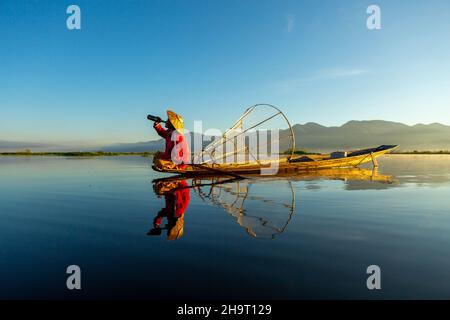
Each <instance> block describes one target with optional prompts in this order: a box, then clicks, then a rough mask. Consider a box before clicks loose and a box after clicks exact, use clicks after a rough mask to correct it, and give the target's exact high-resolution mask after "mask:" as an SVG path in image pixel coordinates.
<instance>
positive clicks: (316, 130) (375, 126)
mask: <svg viewBox="0 0 450 320" xmlns="http://www.w3.org/2000/svg"><path fill="white" fill-rule="evenodd" d="M293 129H294V133H295V137H296V148H297V149H305V150H308V151H311V152H328V151H333V150H344V149H345V150H349V149H359V148H366V147H375V146H379V145H383V144H397V145H399V146H400V147H399V149H398V150H402V151H413V150H418V151H437V150H450V126H446V125H442V124H439V123H433V124H428V125H424V124H417V125H414V126H408V125H405V124H402V123H398V122H390V121H381V120H371V121H349V122H347V123H346V124H344V125H342V126H340V127H325V126H322V125H320V124H317V123H313V122H308V123H306V124H303V125H301V124H296V125H295V126H293ZM287 133H288V131H284V132H282V133H281V137H283V136H284V135H286V134H287ZM201 137H202V136H201V135H200V134H198V133H195V138H197V139H198V138H201ZM189 138H192V136H191V137H189ZM204 139H206V141H205V142H204V145H205V144H208V142H209V141H210V139H211V137H207V138H204ZM57 148H59V149H60V151H67V150H69V149H70V148H68V147H63V146H55V145H51V144H42V143H25V142H20V143H17V142H12V141H2V140H0V151H3V152H5V151H9V152H13V151H20V150H24V149H31V150H32V151H55V150H56V149H57ZM163 148H164V141H163V140H162V139H159V140H154V141H147V142H137V143H121V144H113V145H107V146H103V147H99V148H94V149H93V148H84V149H83V148H81V150H80V151H92V150H96V151H110V152H144V151H150V152H152V151H157V150H161V149H163ZM281 148H282V149H288V148H289V146H288V145H287V144H286V143H284V142H283V140H282V143H281ZM72 151H79V150H73V148H72Z"/></svg>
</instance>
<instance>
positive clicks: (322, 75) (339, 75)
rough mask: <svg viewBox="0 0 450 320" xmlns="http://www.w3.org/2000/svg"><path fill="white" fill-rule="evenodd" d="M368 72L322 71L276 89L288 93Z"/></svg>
mask: <svg viewBox="0 0 450 320" xmlns="http://www.w3.org/2000/svg"><path fill="white" fill-rule="evenodd" d="M368 72H369V71H368V70H366V69H358V68H350V69H346V68H331V69H320V70H316V71H315V72H313V73H312V74H310V75H309V76H306V77H299V78H291V79H286V80H283V81H280V82H278V83H277V84H276V89H277V91H279V92H280V93H287V92H290V91H293V90H295V89H297V88H299V87H301V86H303V85H305V84H308V83H311V82H314V81H322V80H338V79H341V80H343V79H347V78H351V77H357V76H361V75H364V74H366V73H368Z"/></svg>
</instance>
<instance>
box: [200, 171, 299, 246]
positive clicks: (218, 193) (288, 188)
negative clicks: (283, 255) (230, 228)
mask: <svg viewBox="0 0 450 320" xmlns="http://www.w3.org/2000/svg"><path fill="white" fill-rule="evenodd" d="M213 179H216V181H214V182H213V183H209V184H208V183H205V180H204V179H203V180H201V179H197V180H194V181H193V185H194V186H195V187H194V190H195V191H196V192H197V194H198V195H199V197H200V198H202V199H203V200H204V201H206V202H209V203H211V204H214V205H217V206H220V207H222V208H224V209H225V211H226V212H228V213H229V214H230V215H232V216H233V217H234V218H236V222H237V223H238V224H239V225H240V226H241V227H243V228H245V229H246V232H247V233H248V234H249V235H251V236H252V237H255V238H263V239H273V238H275V236H276V235H277V234H280V233H282V232H284V230H285V229H286V227H287V225H288V224H289V222H290V220H291V218H292V215H293V214H294V210H295V194H294V191H293V188H292V185H291V183H290V181H288V180H272V179H270V180H258V182H257V183H254V181H253V182H252V180H236V181H234V182H229V183H220V179H221V178H213ZM222 179H223V178H222ZM273 190H277V192H276V193H274V192H273Z"/></svg>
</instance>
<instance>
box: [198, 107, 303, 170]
mask: <svg viewBox="0 0 450 320" xmlns="http://www.w3.org/2000/svg"><path fill="white" fill-rule="evenodd" d="M294 151H295V136H294V131H293V129H292V127H291V125H290V123H289V121H288V119H287V117H286V116H285V115H284V114H283V112H281V110H280V109H278V108H277V107H275V106H272V105H269V104H257V105H254V106H252V107H250V108H248V109H247V110H246V111H245V112H244V113H243V115H242V116H241V117H240V118H239V119H238V120H237V121H236V122H235V123H234V124H233V125H232V126H231V127H230V128H229V129H228V130H226V131H225V132H224V133H223V134H222V135H221V136H220V137H218V138H216V139H215V140H214V141H213V142H211V143H210V144H209V145H207V146H206V147H205V148H203V150H201V151H200V152H198V153H197V154H195V155H194V156H193V163H197V164H248V163H255V164H263V163H267V162H270V161H276V160H278V159H279V157H280V155H281V154H285V156H286V154H287V155H290V156H293V154H294Z"/></svg>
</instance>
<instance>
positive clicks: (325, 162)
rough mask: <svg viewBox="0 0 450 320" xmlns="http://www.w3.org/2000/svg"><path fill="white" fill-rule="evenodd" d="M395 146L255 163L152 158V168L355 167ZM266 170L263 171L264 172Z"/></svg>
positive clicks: (193, 171) (290, 169) (224, 170)
mask: <svg viewBox="0 0 450 320" xmlns="http://www.w3.org/2000/svg"><path fill="white" fill-rule="evenodd" d="M396 147H397V146H396V145H382V146H379V147H377V148H370V149H362V150H355V151H349V152H347V154H346V156H342V157H338V158H335V157H333V156H332V154H320V155H304V156H298V157H295V158H292V157H282V158H280V159H278V160H276V161H274V160H272V161H261V162H259V163H255V162H252V163H220V164H218V163H204V164H188V165H185V166H178V165H176V164H174V163H173V162H171V161H167V160H161V159H154V162H153V169H154V170H156V171H160V172H168V173H178V174H188V175H191V174H192V175H197V174H199V175H203V174H211V173H215V174H221V173H222V174H226V173H234V174H245V173H249V174H251V173H262V172H266V174H270V169H269V168H274V169H275V170H276V172H274V173H273V174H275V173H290V172H302V171H310V170H321V169H330V168H346V167H358V166H360V165H362V164H364V163H367V162H374V164H376V160H375V159H376V158H377V157H380V156H382V155H384V154H386V153H388V152H390V151H392V150H393V149H395V148H396ZM265 170H266V171H265Z"/></svg>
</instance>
